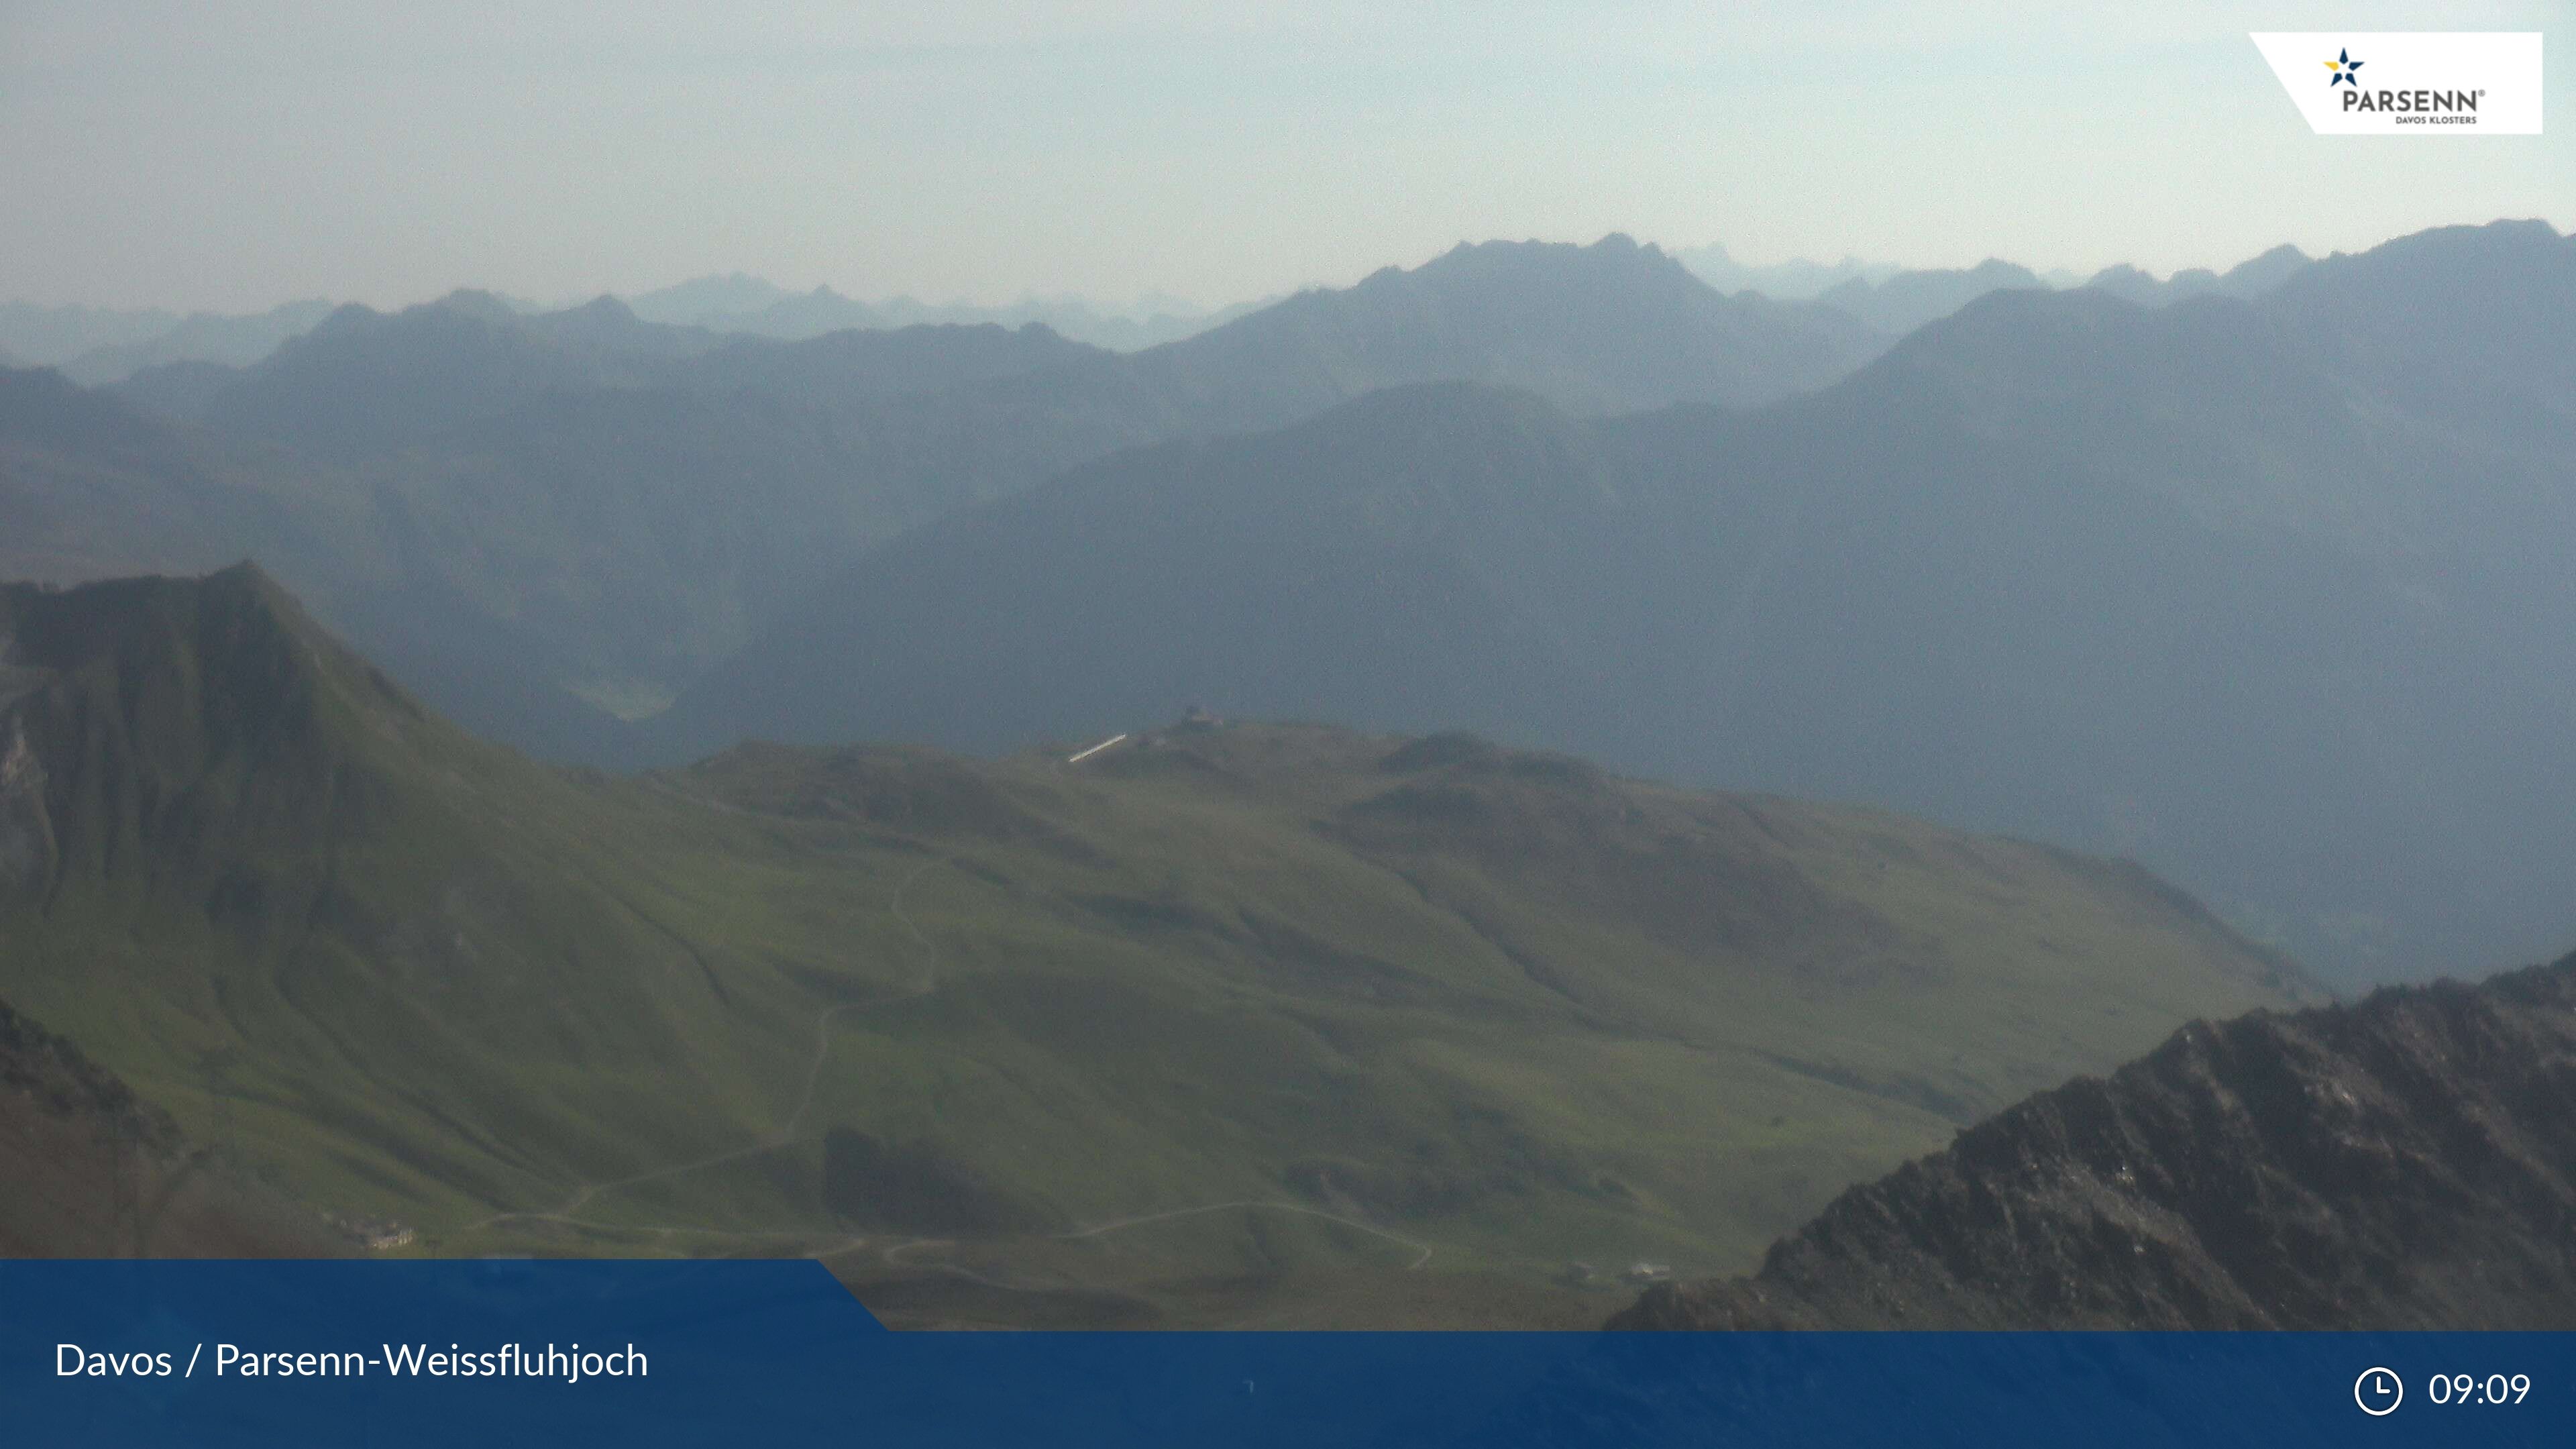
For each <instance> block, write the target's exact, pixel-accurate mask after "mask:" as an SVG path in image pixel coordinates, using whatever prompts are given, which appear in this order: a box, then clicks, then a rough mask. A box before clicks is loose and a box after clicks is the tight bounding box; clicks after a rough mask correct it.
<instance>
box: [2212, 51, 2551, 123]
mask: <svg viewBox="0 0 2576 1449" xmlns="http://www.w3.org/2000/svg"><path fill="white" fill-rule="evenodd" d="M2253 40H2254V45H2255V48H2256V49H2258V50H2260V51H2261V52H2262V53H2263V59H2264V61H2265V62H2266V63H2268V64H2269V65H2270V66H2271V67H2272V73H2273V74H2274V75H2276V76H2278V77H2280V80H2281V88H2282V89H2283V90H2284V91H2286V92H2288V93H2289V97H2290V100H2291V103H2292V104H2294V105H2296V106H2297V107H2298V108H2299V114H2300V115H2302V116H2304V117H2306V118H2307V122H2308V126H2309V128H2310V129H2312V130H2314V131H2315V132H2316V133H2317V134H2319V135H2324V136H2391V135H2455V136H2478V135H2484V136H2536V135H2539V134H2540V36H2539V33H2538V32H2536V31H2534V32H2512V33H2429V34H2412V35H2406V34H2373V35H2326V34H2301V35H2287V34H2257V35H2255V36H2254V37H2253ZM2356 54H2358V55H2361V56H2367V57H2368V58H2369V59H2368V61H2367V64H2368V65H2369V67H2370V78H2369V79H2368V80H2366V81H2365V80H2364V79H2362V67H2363V65H2364V63H2365V62H2364V61H2362V60H2357V59H2355V58H2354V57H2355V56H2356ZM2321 62H2322V63H2323V65H2324V67H2325V72H2326V83H2325V84H2324V85H2323V86H2319V85H2318V84H2317V81H2316V75H2317V72H2316V67H2317V66H2318V65H2319V63H2321Z"/></svg>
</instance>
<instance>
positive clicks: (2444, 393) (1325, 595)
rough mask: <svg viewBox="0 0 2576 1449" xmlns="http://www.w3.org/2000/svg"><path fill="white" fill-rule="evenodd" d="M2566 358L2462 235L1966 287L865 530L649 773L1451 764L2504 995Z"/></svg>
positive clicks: (2522, 242)
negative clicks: (1989, 857) (1146, 722)
mask: <svg viewBox="0 0 2576 1449" xmlns="http://www.w3.org/2000/svg"><path fill="white" fill-rule="evenodd" d="M1348 295H1349V296H1351V297H1353V298H1356V297H1358V296H1360V295H1362V294H1361V293H1358V292H1355V293H1352V294H1348ZM2323 316H2333V317H2338V318H2347V319H2349V325H2339V326H2336V327H2332V328H2320V327H2319V326H2318V325H2317V323H2316V319H2317V318H2319V317H2323ZM1261 320H1262V319H1253V321H1255V322H1259V321H1261ZM1247 325H1248V324H1242V323H1239V324H1236V327H1237V328H1244V327H1246V326H1247ZM1223 336H1224V334H1222V333H1219V334H1211V335H1210V337H1209V338H1207V339H1201V342H1200V343H1199V344H1192V345H1195V346H1212V345H1213V344H1215V343H1216V342H1217V340H1218V339H1220V338H1222V337H1223ZM2569 336H2576V243H2571V242H2570V241H2569V240H2568V239H2565V238H2561V237H2559V236H2558V235H2556V233H2554V232H2553V231H2551V230H2550V229H2549V228H2548V227H2546V226H2545V225H2541V224H2538V223H2529V224H2510V225H2508V224H2499V225H2496V226H2492V227H2486V228H2459V229H2452V230H2447V231H2442V232H2434V233H2426V234H2423V235H2419V236H2417V237H2413V238H2408V239H2406V240H2403V241H2400V242H2395V243H2391V244H2389V245H2388V246H2385V247H2382V248H2380V249H2378V250H2376V251H2374V252H2371V253H2368V254H2365V255H2362V256H2357V257H2346V258H2338V259H2334V260H2331V261H2328V262H2322V263H2314V264H2309V265H2306V266H2304V267H2302V268H2299V269H2298V270H2297V271H2296V272H2295V273H2294V274H2293V275H2291V276H2290V277H2289V278H2288V279H2287V280H2286V281H2284V282H2282V283H2280V284H2279V285H2278V286H2276V287H2275V288H2273V289H2272V290H2271V291H2269V292H2268V293H2265V294H2264V295H2263V296H2261V297H2260V298H2259V299H2258V300H2256V301H2254V302H2245V301H2240V300H2237V299H2234V298H2228V297H2220V296H2203V297H2198V298H2193V299H2189V300H2186V301H2183V302H2179V303H2176V304H2175V305H2172V306H2169V307H2166V308H2163V309H2161V310H2147V309H2142V308H2140V307H2138V306H2136V305H2134V304H2132V303H2130V302H2127V301H2124V300H2122V299H2121V298H2120V297H2118V296H2117V295H2115V294H2114V292H2113V291H2112V290H2111V289H2109V288H2082V289H2076V290H2073V291H2065V292H2052V291H2045V290H2011V291H2005V292H2002V293H1998V294H1992V295H1988V296H1986V297H1984V298H1982V299H1981V300H1979V301H1977V302H1975V303H1973V304H1971V305H1970V306H1968V307H1967V308H1966V309H1964V310H1963V311H1961V312H1960V313H1958V314H1957V315H1955V316H1953V317H1951V318H1949V319H1947V320H1945V321H1943V322H1941V323H1937V324H1934V325H1933V326H1931V327H1928V328H1926V329H1924V330H1922V331H1921V332H1919V333H1917V334H1915V335H1913V336H1911V337H1909V338H1908V339H1907V340H1906V341H1905V342H1904V343H1902V344H1901V345H1899V346H1898V347H1897V348H1896V349H1895V350H1894V351H1893V352H1891V353H1890V354H1889V355H1887V356H1886V357H1884V358H1881V359H1880V360H1878V361H1877V362H1875V363H1873V364H1871V365H1869V366H1867V367H1865V368H1863V369H1862V370H1861V371H1860V372H1858V373H1857V374H1856V375H1854V376H1852V377H1850V378H1849V379H1847V380H1845V381H1843V382H1841V383H1839V384H1837V385H1835V386H1833V387H1831V388H1828V389H1827V390H1825V391H1824V392H1822V393H1819V394H1816V395H1814V396H1811V397H1807V398H1803V399H1799V400H1795V401H1792V402H1787V403H1784V404H1780V405H1777V406H1774V407H1770V408H1767V409H1763V410H1758V411H1753V412H1749V413H1748V412H1733V411H1727V410H1723V409H1717V408H1710V407H1705V406H1697V407H1679V408H1674V409H1670V410H1666V411H1661V412H1650V413H1644V414H1638V415H1632V416H1626V417H1619V418H1612V419H1609V420H1605V421H1585V420H1581V419H1577V418H1572V417H1568V416H1567V415H1565V413H1564V412H1563V411H1562V410H1561V409H1560V408H1558V407H1555V406H1552V405H1550V404H1548V403H1547V402H1545V401H1543V400H1540V399H1537V398H1533V397H1530V396H1528V395H1526V394H1518V395H1516V394H1512V393H1508V392H1502V391H1497V390H1495V389H1492V388H1490V387H1484V386H1479V385H1462V384H1453V385H1443V386H1434V387H1424V388H1416V389H1410V390H1392V391H1382V392H1379V393H1377V394H1375V395H1373V396H1369V397H1365V398H1362V399H1360V400H1359V401H1357V402H1354V403H1350V404H1347V405H1345V406H1343V407H1341V408H1339V409H1337V410H1335V411H1332V412H1330V413H1326V414H1324V415H1322V416H1319V417H1317V418H1316V419H1314V420H1312V421H1310V422H1306V423H1303V424H1299V425H1296V426H1293V427H1290V428H1288V429H1285V430H1283V431H1279V432H1276V433H1272V434H1268V435H1262V436H1256V437H1248V438H1239V439H1222V440H1193V441H1185V442H1178V443H1172V444H1167V445H1163V446H1160V447H1156V448H1152V449H1148V450H1144V451H1140V452H1134V453H1128V454H1122V455H1118V456H1115V457H1111V458H1107V459H1104V460H1102V461H1100V462H1097V463H1094V464H1091V465H1088V466H1086V467H1083V468H1081V469H1078V470H1076V471H1075V472H1073V473H1070V474H1068V475H1066V476H1064V477H1062V478H1060V479H1057V480H1055V481H1053V482H1050V483H1049V484H1047V485H1046V486H1044V487H1042V488H1039V489H1036V490H1034V491H1032V492H1029V493H1027V494H1026V495H1024V496H1020V497H1016V498H1010V499H1005V500H1001V501H997V502H995V503H993V504H991V505H990V506H987V507H984V508H980V509H977V510H974V511H971V512H966V513H962V514H958V515H955V516H952V517H949V518H946V519H943V520H941V521H939V522H937V523H934V524H932V525H931V526H929V527H926V528H923V529H920V530H918V531H915V532H913V533H910V534H908V535H906V536H904V537H902V538H899V539H896V540H894V541H892V542H890V543H888V544H886V545H884V546H883V547H881V548H879V549H877V550H875V551H874V552H872V553H871V554H869V555H868V556H867V557H865V558H864V559H862V560H861V561H860V562H859V563H858V564H857V565H856V566H855V567H853V568H850V569H848V570H846V571H844V572H843V573H842V574H841V575H839V576H838V578H837V579H836V580H835V581H833V582H832V583H830V584H828V585H826V586H824V587H823V588H821V589H819V590H817V591H816V592H815V593H814V594H813V595H812V596H811V597H810V598H809V599H808V601H807V603H806V606H805V607H804V608H802V609H800V610H798V611H796V612H795V613H794V614H792V615H790V616H789V617H787V618H786V619H784V620H782V621H781V622H780V623H778V624H776V625H774V626H772V627H771V628H770V629H769V630H768V632H767V633H766V634H765V635H763V636H762V637H761V638H759V639H758V640H757V641H756V642H754V643H753V644H752V645H751V646H750V647H748V648H747V649H745V650H744V651H742V652H741V653H740V654H739V655H737V656H736V657H734V658H732V659H730V660H728V661H727V662H725V663H724V664H723V665H722V666H720V667H719V668H717V669H716V670H715V671H714V672H712V673H711V674H710V675H709V676H708V677H707V678H706V679H705V680H704V681H703V682H701V683H700V684H698V685H696V686H694V687H693V688H692V689H691V690H689V691H688V692H687V693H686V694H684V695H683V697H682V698H681V699H680V700H679V702H678V703H677V704H676V705H675V706H674V707H673V708H672V709H671V710H670V711H669V712H668V713H667V714H665V715H664V716H662V717H660V718H659V719H656V720H654V721H652V722H651V724H650V726H649V727H648V732H649V737H650V739H651V748H652V751H653V753H654V754H655V756H656V757H659V758H683V757H686V756H688V755H690V754H692V753H696V752H700V751H703V750H705V749H708V748H712V747H714V746H716V745H719V744H721V743H723V742H725V741H728V740H731V739H736V738H741V737H744V736H756V737H769V738H784V739H793V740H806V741H824V740H833V739H853V738H879V739H883V738H892V739H910V740H924V741H936V742H940V743H943V744H946V745H949V746H963V747H971V748H1001V747H1007V746H1009V745H1010V744H1012V743H1015V742H1017V741H1022V740H1026V739H1030V738H1035V737H1046V736H1054V737H1065V738H1070V737H1074V736H1078V735H1082V734H1087V733H1088V734H1106V733H1109V732H1111V731H1113V730H1116V729H1118V728H1121V727H1123V726H1124V725H1125V724H1127V723H1129V722H1132V721H1135V720H1138V719H1149V718H1153V717H1156V716H1158V715H1160V714H1162V713H1164V712H1166V711H1168V710H1171V709H1174V708H1177V707H1178V706H1179V705H1180V704H1181V703H1182V702H1185V701H1196V702H1200V703H1204V704H1206V705H1207V706H1208V707H1210V708H1213V709H1216V710H1219V711H1223V712H1243V713H1250V714H1260V715H1291V716H1304V717H1321V718H1331V719H1340V720H1350V721H1354V722H1359V723H1362V724H1366V725H1370V726H1373V727H1385V728H1425V727H1432V726H1440V725H1466V726H1469V727H1472V728H1477V729H1483V730H1489V731H1493V732H1496V733H1499V734H1501V735H1504V736H1505V737H1507V738H1511V739H1515V740H1522V741H1528V742H1532V743H1543V744H1547V745H1551V746H1554V747H1559V748H1570V749H1576V750H1580V751H1583V752H1586V753H1590V754H1594V755H1597V756H1600V757H1602V758H1605V759H1607V760H1610V761H1613V762H1615V763H1617V764H1618V765H1620V766H1622V767H1625V768H1634V769H1640V770H1644V771H1648V772H1651V773H1657V774H1666V775H1674V776H1679V777H1682V778H1690V779H1699V780H1711V781H1726V782H1732V783H1740V784H1746V785H1758V786H1761V787H1764V788H1774V789H1784V790H1789V791H1793V792H1796V793H1801V794H1809V795H1821V796H1827V797H1837V798H1858V799H1867V800H1874V801H1883V802H1887V803H1891V804H1896V805H1900V806H1902V807H1904V808H1909V809H1914V810H1919V811H1923V812H1925V813H1929V814H1932V815H1934V816H1936V817H1938V818H1943V819H1949V820H1957V821H1963V822H1969V823H1973V824H1975V825H1978V826H1980V827H1982V828H1991V829H2005V830H2012V831H2017V832H2027V833H2030V834H2035V835H2038V836H2040V837H2042V838H2047V839H2056V840H2064V841H2069V842H2075V843H2081V844H2083V845H2085V846H2088V847H2090V848H2096V849H2109V850H2118V851H2123V852H2130V853H2135V854H2137V855H2139V856H2141V857H2142V858H2144V859H2147V860H2149V861H2151V862H2153V863H2155V864H2157V865H2158V866H2159V867H2160V868H2162V869H2164V870H2166V871H2168V872H2170V873H2172V874H2174V875H2175V876H2177V877H2178V878H2180V879H2181V880H2183V881H2184V882H2185V883H2186V884H2187V885H2189V886H2191V887H2193V888H2194V889H2197V890H2200V891H2202V892H2205V893H2207V894H2209V895H2210V896H2211V897H2213V898H2215V899H2220V900H2223V901H2225V902H2227V903H2228V905H2229V908H2230V909H2231V910H2233V911H2235V912H2236V913H2237V915H2238V918H2239V919H2244V920H2248V921H2253V922H2259V923H2262V924H2263V925H2264V926H2265V928H2266V929H2268V930H2270V931H2272V932H2273V933H2275V935H2276V938H2277V939H2279V940H2281V941H2283V942H2285V943H2287V944H2289V945H2290V946H2291V947H2292V948H2293V949H2294V950H2296V951H2298V952H2299V953H2300V954H2302V955H2303V956H2305V957H2307V958H2308V959H2311V960H2313V961H2317V962H2320V963H2327V964H2330V965H2332V966H2333V967H2335V968H2336V969H2338V970H2341V971H2344V972H2347V973H2354V974H2367V973H2371V972H2392V971H2395V972H2402V971H2408V970H2415V969H2421V967H2420V964H2419V963H2429V962H2431V961H2434V960H2438V959H2442V956H2443V953H2445V952H2448V953H2449V955H2450V959H2455V960H2456V959H2461V958H2462V957H2463V956H2465V957H2466V958H2467V959H2469V960H2491V959H2493V958H2495V957H2499V956H2506V955H2507V954H2508V953H2511V954H2514V955H2520V956H2523V957H2524V958H2525V959H2528V958H2529V957H2530V956H2532V955H2536V954H2539V951H2540V950H2541V949H2543V948H2545V946H2546V945H2547V944H2548V943H2549V942H2550V941H2551V940H2552V939H2554V938H2555V937H2557V936H2558V935H2559V934H2560V933H2563V932H2564V931H2566V930H2567V929H2568V921H2567V919H2566V916H2565V913H2564V902H2565V901H2566V900H2567V899H2569V898H2570V892H2569V888H2570V887H2571V886H2576V879H2571V878H2570V876H2569V866H2568V865H2567V862H2569V861H2571V860H2576V813H2571V812H2570V811H2569V810H2568V809H2567V808H2566V807H2567V805H2568V804H2569V803H2570V802H2569V801H2568V800H2567V799H2566V798H2565V797H2564V796H2563V795H2562V794H2561V793H2560V792H2557V791H2555V790H2553V789H2549V788H2544V787H2538V782H2543V781H2555V780H2559V779H2576V742H2571V739H2570V737H2569V736H2567V735H2566V733H2565V731H2563V730H2562V729H2560V728H2559V725H2558V723H2557V722H2558V721H2562V720H2564V719H2565V718H2568V717H2569V715H2570V711H2571V710H2576V683H2571V681H2576V668H2570V667H2564V666H2567V665H2570V664H2571V663H2576V661H2570V660H2569V659H2568V647H2569V641H2570V640H2571V639H2576V586H2571V585H2570V583H2569V581H2568V578H2567V576H2566V573H2565V570H2564V569H2563V568H2560V567H2559V566H2558V565H2557V563H2556V562H2555V560H2557V559H2558V557H2559V550H2558V549H2557V548H2556V547H2555V545H2550V544H2543V543H2540V542H2539V541H2541V540H2565V539H2568V538H2571V537H2576V475H2571V468H2576V448H2571V447H2569V446H2568V444H2569V441H2570V439H2571V438H2576V412H2571V408H2576V404H2571V403H2570V401H2569V399H2571V398H2576V349H2570V348H2569V347H2568V346H2567V345H2566V342H2565V340H2564V339H2565V338H2566V337H2569ZM2470 700H2474V701H2475V702H2476V703H2475V707H2474V708H2468V707H2466V704H2465V702H2466V701H2470Z"/></svg>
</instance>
